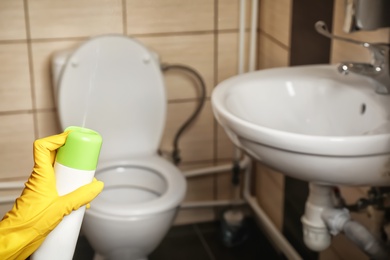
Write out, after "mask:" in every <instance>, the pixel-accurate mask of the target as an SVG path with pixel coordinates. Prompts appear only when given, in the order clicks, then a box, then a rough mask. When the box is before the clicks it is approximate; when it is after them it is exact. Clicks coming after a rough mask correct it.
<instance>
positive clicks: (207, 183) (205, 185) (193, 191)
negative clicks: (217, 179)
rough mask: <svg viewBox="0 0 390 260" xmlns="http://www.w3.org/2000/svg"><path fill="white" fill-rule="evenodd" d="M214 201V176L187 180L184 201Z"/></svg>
mask: <svg viewBox="0 0 390 260" xmlns="http://www.w3.org/2000/svg"><path fill="white" fill-rule="evenodd" d="M213 199H214V176H212V175H209V176H199V177H193V178H188V179H187V193H186V197H185V199H184V201H185V202H189V201H208V200H213Z"/></svg>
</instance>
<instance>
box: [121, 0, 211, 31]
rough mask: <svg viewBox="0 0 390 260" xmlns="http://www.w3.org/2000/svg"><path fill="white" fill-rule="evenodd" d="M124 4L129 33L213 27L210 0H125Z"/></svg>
mask: <svg viewBox="0 0 390 260" xmlns="http://www.w3.org/2000/svg"><path fill="white" fill-rule="evenodd" d="M126 4H127V32H128V33H130V34H147V33H167V32H193V31H205V30H213V29H214V1H209V0H197V1H181V0H154V1H138V0H127V1H126Z"/></svg>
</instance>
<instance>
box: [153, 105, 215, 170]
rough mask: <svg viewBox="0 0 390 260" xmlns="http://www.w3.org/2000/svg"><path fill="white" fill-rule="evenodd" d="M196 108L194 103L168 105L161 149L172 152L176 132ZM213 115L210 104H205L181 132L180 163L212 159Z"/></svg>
mask: <svg viewBox="0 0 390 260" xmlns="http://www.w3.org/2000/svg"><path fill="white" fill-rule="evenodd" d="M195 107H196V103H195V102H186V103H172V104H169V105H168V115H167V123H166V127H165V132H164V136H163V140H162V142H161V145H160V147H161V149H162V150H163V151H172V148H173V147H172V143H173V140H174V136H175V134H176V133H177V130H178V129H179V128H180V127H181V126H182V125H183V123H184V122H185V121H186V120H187V119H188V118H189V116H190V115H191V114H192V113H193V111H194V109H195ZM212 122H213V115H212V112H211V108H210V102H209V101H207V102H206V103H205V106H204V108H203V109H202V111H201V113H200V115H199V117H198V118H197V119H196V120H195V121H194V122H193V124H192V125H191V126H190V127H189V128H188V129H187V130H186V131H184V132H183V134H182V135H181V137H180V139H179V149H180V154H181V158H182V162H183V163H186V162H196V161H210V160H212V158H213V150H214V149H213V147H214V144H213V124H212Z"/></svg>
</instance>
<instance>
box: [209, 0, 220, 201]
mask: <svg viewBox="0 0 390 260" xmlns="http://www.w3.org/2000/svg"><path fill="white" fill-rule="evenodd" d="M218 4H219V3H218V0H215V1H214V66H213V69H214V77H213V79H214V81H213V85H214V86H212V88H211V89H212V90H213V89H214V88H215V86H216V84H217V83H218V18H219V16H218V15H219V14H218V11H219V9H218V6H219V5H218ZM216 124H217V123H216V121H215V118H213V125H212V127H213V137H214V140H213V149H214V151H213V164H214V165H215V164H217V162H218V126H217V125H216ZM213 198H214V199H217V198H218V176H217V175H214V178H213Z"/></svg>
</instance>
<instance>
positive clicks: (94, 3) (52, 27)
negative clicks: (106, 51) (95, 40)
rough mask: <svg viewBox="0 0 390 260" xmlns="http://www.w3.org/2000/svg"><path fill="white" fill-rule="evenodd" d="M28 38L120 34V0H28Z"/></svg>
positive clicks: (121, 28)
mask: <svg viewBox="0 0 390 260" xmlns="http://www.w3.org/2000/svg"><path fill="white" fill-rule="evenodd" d="M28 10H29V19H30V30H31V38H33V39H37V38H64V37H85V36H92V35H99V34H105V33H122V32H123V26H122V24H123V18H122V3H121V0H83V1H75V0H72V1H68V0H56V1H50V0H33V1H28Z"/></svg>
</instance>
